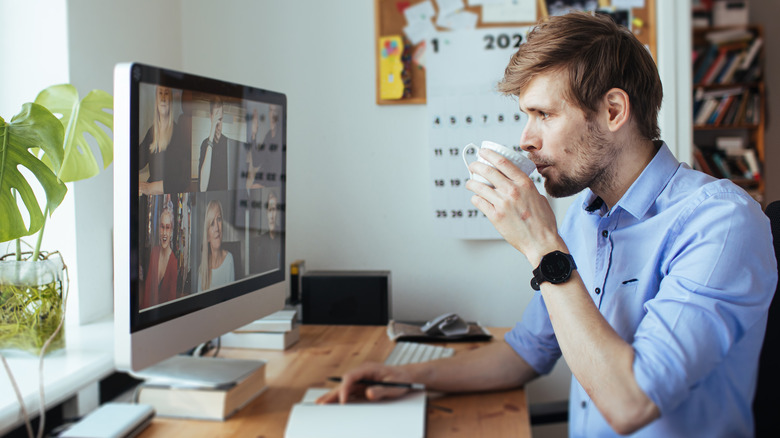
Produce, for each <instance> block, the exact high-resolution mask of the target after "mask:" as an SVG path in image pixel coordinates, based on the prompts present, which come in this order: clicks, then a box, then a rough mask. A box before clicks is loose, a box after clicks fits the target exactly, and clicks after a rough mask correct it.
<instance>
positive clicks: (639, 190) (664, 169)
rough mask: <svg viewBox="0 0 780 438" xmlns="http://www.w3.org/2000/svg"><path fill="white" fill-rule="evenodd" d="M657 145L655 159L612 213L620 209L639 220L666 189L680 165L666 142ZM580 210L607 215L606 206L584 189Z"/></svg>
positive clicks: (593, 194)
mask: <svg viewBox="0 0 780 438" xmlns="http://www.w3.org/2000/svg"><path fill="white" fill-rule="evenodd" d="M659 143H661V146H660V148H659V149H658V152H657V153H656V154H655V157H653V159H652V160H651V161H650V163H649V164H648V165H647V167H645V169H644V170H643V171H642V173H641V174H640V175H639V177H638V178H637V179H636V180H635V181H634V182H633V184H631V187H629V188H628V190H626V193H625V194H623V197H622V198H620V201H618V203H617V205H615V206H614V207H613V208H612V209H613V211H614V209H615V207H620V208H622V209H623V210H626V211H627V212H628V213H630V214H631V215H632V216H634V217H635V218H641V217H642V216H644V215H645V213H647V210H648V209H649V208H650V206H652V205H653V204H654V203H655V200H656V199H657V198H658V195H660V194H661V192H662V191H663V189H664V187H666V185H667V183H668V182H669V180H670V179H671V178H672V176H673V175H674V174H675V172H676V171H677V168H678V167H679V165H680V163H679V162H678V161H677V158H675V157H674V155H673V154H672V151H670V150H669V147H668V146H667V145H666V142H659ZM656 144H657V143H656ZM582 208H583V210H585V211H586V212H588V213H597V214H599V215H601V216H604V215H605V214H606V213H608V212H607V210H606V208H607V206H606V205H605V204H604V203H603V201H602V200H601V198H599V197H598V196H596V194H595V193H593V192H592V191H591V190H590V189H586V193H585V196H584V202H583V204H582Z"/></svg>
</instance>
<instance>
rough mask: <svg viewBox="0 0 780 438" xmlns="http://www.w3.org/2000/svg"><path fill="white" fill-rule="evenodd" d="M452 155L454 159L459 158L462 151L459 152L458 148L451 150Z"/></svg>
mask: <svg viewBox="0 0 780 438" xmlns="http://www.w3.org/2000/svg"><path fill="white" fill-rule="evenodd" d="M450 155H451V156H453V157H455V156H458V155H460V151H459V150H458V148H450Z"/></svg>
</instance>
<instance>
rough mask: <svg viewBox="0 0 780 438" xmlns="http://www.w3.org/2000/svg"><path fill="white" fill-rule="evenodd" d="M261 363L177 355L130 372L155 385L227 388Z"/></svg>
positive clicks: (262, 363) (260, 365) (250, 372)
mask: <svg viewBox="0 0 780 438" xmlns="http://www.w3.org/2000/svg"><path fill="white" fill-rule="evenodd" d="M264 364H265V362H263V361H259V360H246V359H228V358H220V357H194V356H181V355H180V356H174V357H172V358H170V359H166V360H164V361H162V362H160V363H158V364H156V365H152V366H150V367H148V368H145V369H143V370H141V371H136V372H132V373H131V374H132V375H133V376H134V377H136V378H138V379H142V380H145V381H146V383H148V384H152V385H157V386H173V387H181V388H210V389H227V388H231V387H233V386H235V385H236V384H237V383H238V382H240V381H241V380H242V379H243V378H244V377H246V376H248V375H250V374H252V373H253V372H254V371H255V370H257V369H258V368H260V367H262V366H263V365H264Z"/></svg>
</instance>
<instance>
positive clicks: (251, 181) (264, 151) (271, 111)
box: [247, 105, 284, 189]
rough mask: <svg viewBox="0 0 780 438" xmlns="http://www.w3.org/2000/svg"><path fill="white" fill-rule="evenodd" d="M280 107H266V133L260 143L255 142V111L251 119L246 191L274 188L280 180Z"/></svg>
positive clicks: (256, 130) (256, 129) (256, 124)
mask: <svg viewBox="0 0 780 438" xmlns="http://www.w3.org/2000/svg"><path fill="white" fill-rule="evenodd" d="M281 111H282V107H281V106H280V105H268V132H267V133H266V134H265V136H264V137H263V141H262V142H261V143H258V142H257V132H258V128H257V127H258V125H259V123H258V119H261V117H258V115H257V110H256V109H255V111H254V113H253V118H252V131H251V132H250V140H249V143H248V145H249V147H250V151H249V154H248V156H247V163H248V164H249V170H250V172H249V173H248V174H247V175H248V176H247V189H250V188H262V187H268V186H275V185H278V184H279V181H280V180H281V178H282V175H281V172H282V148H283V147H284V145H283V144H282V140H283V139H282V127H281Z"/></svg>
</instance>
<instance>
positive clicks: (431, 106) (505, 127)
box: [425, 27, 545, 239]
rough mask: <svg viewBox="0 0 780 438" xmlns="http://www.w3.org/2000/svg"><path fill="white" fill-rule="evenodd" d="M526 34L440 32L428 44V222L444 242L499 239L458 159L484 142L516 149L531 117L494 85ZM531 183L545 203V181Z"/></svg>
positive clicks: (512, 29)
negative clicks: (473, 199) (446, 239)
mask: <svg viewBox="0 0 780 438" xmlns="http://www.w3.org/2000/svg"><path fill="white" fill-rule="evenodd" d="M527 32H528V28H527V27H507V28H484V29H475V30H463V31H458V32H441V33H439V34H437V35H436V37H435V38H434V39H432V40H429V41H427V42H426V69H425V76H426V81H425V82H426V107H427V110H428V119H429V130H428V156H429V164H430V177H429V180H428V183H427V184H428V186H429V187H430V189H429V190H430V193H431V196H430V202H431V205H430V210H429V211H428V213H427V214H428V215H429V217H431V220H432V221H433V222H434V226H433V228H434V229H435V230H436V231H437V232H439V233H441V234H442V235H444V236H448V237H454V238H459V239H501V236H500V235H499V234H498V232H497V231H496V229H495V228H494V227H493V225H492V224H491V223H490V221H489V220H488V219H487V217H485V216H484V215H483V214H482V212H480V211H479V210H477V209H476V208H475V207H474V205H472V204H471V196H472V195H473V193H472V192H470V191H468V190H467V189H466V188H465V187H464V186H465V184H466V181H467V180H468V178H469V174H468V170H467V168H466V165H465V164H464V162H463V158H462V156H461V151H462V150H463V148H464V147H465V146H466V145H467V144H469V143H474V144H480V143H481V142H482V140H490V141H494V142H496V143H500V144H503V145H505V146H507V147H510V148H513V149H514V148H519V145H518V140H519V138H520V136H521V134H522V130H523V127H524V126H525V122H526V120H527V117H526V116H525V115H524V114H523V113H521V112H520V110H519V108H518V105H517V100H516V99H512V98H510V97H507V96H503V95H501V94H499V93H498V92H497V91H496V84H497V83H498V81H499V80H501V78H502V77H503V74H504V70H505V69H506V66H507V64H508V63H509V59H510V58H511V56H512V55H513V54H514V53H515V52H516V51H517V44H518V43H520V42H522V41H525V36H526V34H527ZM467 158H469V157H467ZM471 160H473V155H471V156H470V161H471ZM531 178H532V179H533V180H534V181H535V183H536V186H537V188H538V190H539V192H540V193H542V194H543V195H544V194H545V191H544V187H543V185H542V179H541V176H540V175H539V174H538V173H537V172H534V173H532V174H531Z"/></svg>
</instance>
